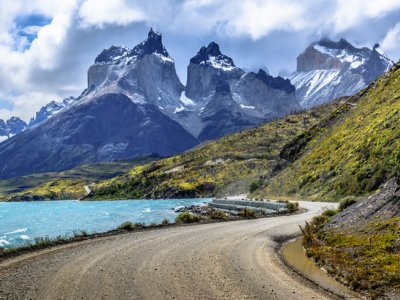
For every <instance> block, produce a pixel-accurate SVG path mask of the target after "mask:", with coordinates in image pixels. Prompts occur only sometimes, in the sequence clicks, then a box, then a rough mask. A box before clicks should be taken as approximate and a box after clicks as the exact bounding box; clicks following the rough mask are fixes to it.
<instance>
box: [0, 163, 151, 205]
mask: <svg viewBox="0 0 400 300" xmlns="http://www.w3.org/2000/svg"><path fill="white" fill-rule="evenodd" d="M155 159H158V157H153V156H150V157H146V158H140V159H136V160H127V161H115V162H101V163H97V164H90V165H82V166H79V167H76V168H73V169H71V170H67V171H63V172H53V173H39V174H32V175H26V176H21V177H15V178H10V179H3V180H0V200H10V199H12V200H21V199H25V200H40V199H77V198H81V197H83V196H85V195H86V192H85V189H84V186H85V185H90V184H93V183H95V182H99V181H102V180H106V179H109V178H113V177H115V176H118V175H121V174H124V173H126V172H128V171H129V170H130V169H132V166H134V165H137V164H141V163H146V162H149V161H152V160H155Z"/></svg>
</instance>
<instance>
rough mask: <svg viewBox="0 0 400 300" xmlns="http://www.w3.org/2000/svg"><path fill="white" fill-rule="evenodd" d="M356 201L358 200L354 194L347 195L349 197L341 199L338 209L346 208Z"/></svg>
mask: <svg viewBox="0 0 400 300" xmlns="http://www.w3.org/2000/svg"><path fill="white" fill-rule="evenodd" d="M356 202H357V200H356V197H354V196H347V197H345V198H343V199H342V201H340V204H339V208H338V210H339V211H342V210H345V209H346V208H348V207H349V206H350V205H352V204H354V203H356Z"/></svg>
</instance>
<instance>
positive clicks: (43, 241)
mask: <svg viewBox="0 0 400 300" xmlns="http://www.w3.org/2000/svg"><path fill="white" fill-rule="evenodd" d="M90 235H91V234H89V233H88V232H87V231H86V230H76V231H74V232H73V234H72V235H58V236H56V237H48V236H45V237H35V238H34V239H33V240H32V241H28V242H27V243H26V244H24V245H23V246H20V247H12V248H6V249H3V248H2V251H1V252H0V253H2V254H9V253H11V254H12V253H15V252H26V251H29V250H39V249H43V248H48V247H50V246H56V245H61V244H65V243H68V242H71V241H75V240H79V239H82V238H87V237H89V236H90Z"/></svg>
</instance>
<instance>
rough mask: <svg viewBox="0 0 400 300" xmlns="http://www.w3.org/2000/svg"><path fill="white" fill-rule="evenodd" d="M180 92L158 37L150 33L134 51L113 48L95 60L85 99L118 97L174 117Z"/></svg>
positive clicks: (171, 60) (174, 73)
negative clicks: (122, 95)
mask: <svg viewBox="0 0 400 300" xmlns="http://www.w3.org/2000/svg"><path fill="white" fill-rule="evenodd" d="M183 90H184V86H183V85H182V83H181V82H180V80H179V78H178V76H177V74H176V71H175V62H174V60H173V59H172V58H171V57H170V56H169V54H168V52H167V50H166V49H165V47H164V45H163V44H162V37H161V34H160V33H158V32H155V31H154V30H153V29H151V30H150V32H149V34H148V38H147V39H146V40H145V41H143V42H142V43H140V44H139V45H137V46H136V47H134V48H133V49H131V50H130V49H128V48H126V47H115V46H113V47H111V48H109V49H106V50H103V51H102V52H101V53H100V55H99V56H97V58H96V60H95V64H94V65H92V66H91V67H90V68H89V71H88V90H87V91H86V93H85V96H86V98H88V97H89V98H92V97H96V96H100V95H104V94H108V93H121V94H124V95H126V96H128V97H129V98H130V99H132V101H133V102H135V103H137V104H145V103H151V104H153V105H155V106H157V107H158V108H160V109H161V110H165V111H167V112H170V113H173V112H174V111H175V109H176V108H177V107H179V106H180V104H181V102H180V100H179V98H180V95H181V93H182V91H183Z"/></svg>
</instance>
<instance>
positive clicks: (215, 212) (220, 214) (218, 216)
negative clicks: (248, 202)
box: [208, 209, 229, 221]
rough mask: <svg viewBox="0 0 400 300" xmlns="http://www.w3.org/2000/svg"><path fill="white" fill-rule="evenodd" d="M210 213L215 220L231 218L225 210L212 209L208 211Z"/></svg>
mask: <svg viewBox="0 0 400 300" xmlns="http://www.w3.org/2000/svg"><path fill="white" fill-rule="evenodd" d="M208 215H209V217H210V218H211V219H213V220H224V221H228V220H229V215H228V214H227V213H224V212H223V211H220V210H217V209H210V210H209V211H208Z"/></svg>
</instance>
